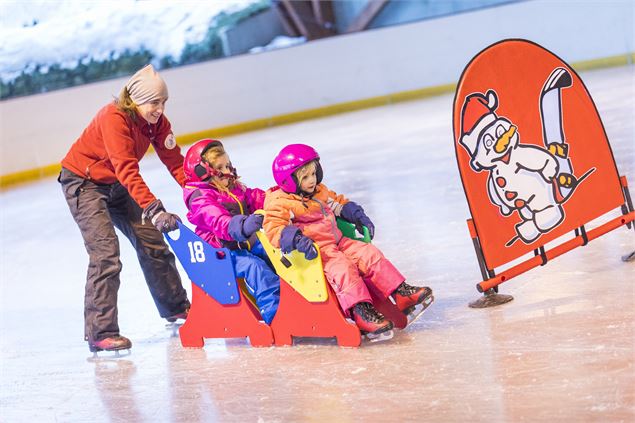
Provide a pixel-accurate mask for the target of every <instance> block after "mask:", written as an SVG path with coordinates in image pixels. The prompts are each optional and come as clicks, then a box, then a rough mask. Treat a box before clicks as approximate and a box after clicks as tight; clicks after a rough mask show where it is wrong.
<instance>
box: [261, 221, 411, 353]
mask: <svg viewBox="0 0 635 423" xmlns="http://www.w3.org/2000/svg"><path fill="white" fill-rule="evenodd" d="M257 213H263V212H262V211H258V212H257ZM338 227H344V228H345V232H344V231H343V233H346V234H348V235H349V236H352V237H355V238H354V239H367V241H366V242H368V241H370V236H369V234H368V229H367V228H364V229H365V231H364V232H365V234H364V236H362V237H359V236H357V235H356V234H355V227H354V226H353V225H352V224H350V223H348V222H345V221H343V220H341V219H338ZM257 236H258V239H259V240H260V242H261V243H262V245H263V247H264V249H265V251H266V253H267V256H268V257H269V260H270V261H271V263H272V264H273V266H274V268H275V270H276V273H277V274H278V276H280V305H279V306H278V311H277V313H276V316H275V317H274V319H273V321H272V322H271V329H272V330H273V334H274V342H275V344H276V345H277V346H282V345H292V344H293V337H313V338H336V341H337V344H338V345H339V346H343V347H358V346H359V345H360V344H361V334H360V331H359V329H358V328H357V326H356V325H355V324H354V323H352V322H351V321H350V320H347V319H346V317H345V316H344V313H343V312H342V310H341V308H340V306H339V303H338V301H337V298H336V296H335V293H334V292H333V290H332V289H331V287H330V285H329V284H328V283H327V281H326V279H325V277H324V269H323V268H322V259H321V255H320V251H319V248H317V245H316V249H317V250H318V256H317V258H316V259H313V260H306V259H305V258H304V254H303V253H300V252H299V251H297V250H294V251H292V252H291V253H289V254H282V253H281V251H280V249H278V248H275V247H273V245H271V243H270V242H269V240H268V239H267V237H266V236H265V234H264V232H262V231H260V232H258V233H257ZM369 291H370V293H371V297H372V300H373V303H374V304H375V306H376V307H377V309H378V310H379V311H381V312H382V313H383V314H384V315H385V316H386V318H387V319H389V320H392V321H393V324H394V326H395V327H396V328H400V329H403V328H404V327H406V325H407V323H408V321H407V317H406V316H405V315H404V314H403V313H401V311H399V310H398V309H397V307H396V306H395V305H394V304H392V303H391V302H390V301H389V300H387V299H385V298H382V296H381V294H379V293H378V292H376V291H375V290H374V289H373V288H372V287H371V286H369Z"/></svg>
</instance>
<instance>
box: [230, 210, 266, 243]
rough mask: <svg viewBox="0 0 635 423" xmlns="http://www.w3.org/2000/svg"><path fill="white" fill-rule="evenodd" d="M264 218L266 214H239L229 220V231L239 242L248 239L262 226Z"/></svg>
mask: <svg viewBox="0 0 635 423" xmlns="http://www.w3.org/2000/svg"><path fill="white" fill-rule="evenodd" d="M263 219H264V216H263V215H261V214H250V215H249V216H245V215H244V214H237V215H236V216H234V217H232V218H231V220H230V221H229V228H227V232H229V235H230V236H231V237H232V238H233V239H235V240H236V241H238V242H242V241H246V240H248V239H249V237H250V236H252V235H253V234H255V233H256V232H257V231H258V230H260V228H262V220H263Z"/></svg>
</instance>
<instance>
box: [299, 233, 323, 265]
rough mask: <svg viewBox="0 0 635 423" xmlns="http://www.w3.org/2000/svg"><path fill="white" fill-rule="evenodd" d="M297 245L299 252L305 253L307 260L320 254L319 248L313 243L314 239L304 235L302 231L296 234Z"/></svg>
mask: <svg viewBox="0 0 635 423" xmlns="http://www.w3.org/2000/svg"><path fill="white" fill-rule="evenodd" d="M295 247H296V248H297V249H298V251H299V252H301V253H304V258H306V259H307V260H313V259H314V258H316V257H317V256H318V252H317V249H316V248H315V246H314V245H313V240H312V239H311V238H309V237H308V236H304V235H302V232H299V233H298V234H297V235H296V236H295Z"/></svg>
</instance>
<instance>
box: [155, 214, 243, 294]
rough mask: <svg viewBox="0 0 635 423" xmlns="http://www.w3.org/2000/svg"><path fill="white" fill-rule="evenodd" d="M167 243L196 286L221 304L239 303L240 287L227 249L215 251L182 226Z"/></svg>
mask: <svg viewBox="0 0 635 423" xmlns="http://www.w3.org/2000/svg"><path fill="white" fill-rule="evenodd" d="M173 236H176V238H172V237H173ZM165 239H166V240H167V242H168V244H170V247H172V250H173V251H174V254H175V255H176V257H177V258H178V259H179V261H180V262H181V265H182V266H183V268H184V269H185V272H186V273H187V276H188V277H189V278H190V280H191V281H192V283H194V284H195V285H196V286H198V287H199V288H201V289H202V290H203V291H205V293H206V294H207V295H209V296H210V297H212V298H214V299H215V300H216V301H218V302H219V303H220V304H236V303H238V301H239V300H240V295H238V284H237V283H236V274H235V272H234V264H233V263H232V258H231V255H230V253H229V250H228V249H227V248H214V247H212V246H211V245H209V244H208V243H207V242H205V241H204V240H202V239H201V238H200V237H199V236H198V235H196V234H195V233H194V232H192V230H191V229H189V228H188V227H187V226H185V225H184V224H182V223H180V222H179V231H178V232H176V231H172V232H170V233H169V234H165Z"/></svg>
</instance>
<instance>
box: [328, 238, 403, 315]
mask: <svg viewBox="0 0 635 423" xmlns="http://www.w3.org/2000/svg"><path fill="white" fill-rule="evenodd" d="M320 253H321V254H322V264H323V266H324V275H325V276H326V279H327V280H328V282H329V285H331V288H333V291H335V295H336V296H337V300H338V301H339V303H340V307H341V308H342V310H343V311H344V313H346V314H347V315H348V314H349V310H350V308H351V307H353V306H354V305H355V304H357V303H360V302H364V301H366V302H369V303H370V302H372V301H371V297H370V292H369V291H368V287H367V285H372V286H373V287H374V288H375V289H376V291H378V292H380V293H381V294H382V295H383V296H385V297H388V296H389V295H390V294H392V292H393V291H394V290H395V289H397V287H398V286H399V285H400V284H401V283H402V282H403V281H405V280H406V278H405V277H404V276H403V275H402V274H401V273H400V272H399V270H397V268H396V267H395V266H393V264H392V263H391V262H390V261H388V259H387V258H386V257H384V255H383V254H382V252H381V251H379V249H378V248H377V247H375V246H374V245H373V244H367V243H365V242H362V241H355V240H352V239H350V238H342V239H341V240H340V242H339V244H334V243H329V244H326V245H321V246H320Z"/></svg>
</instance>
